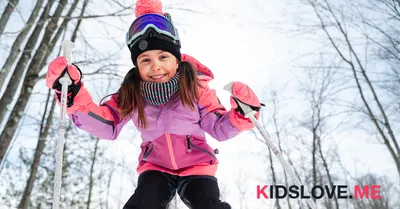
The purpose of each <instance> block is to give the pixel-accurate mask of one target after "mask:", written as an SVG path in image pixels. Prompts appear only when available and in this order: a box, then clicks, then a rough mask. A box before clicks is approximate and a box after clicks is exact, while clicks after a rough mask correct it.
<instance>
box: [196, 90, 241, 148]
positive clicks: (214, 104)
mask: <svg viewBox="0 0 400 209" xmlns="http://www.w3.org/2000/svg"><path fill="white" fill-rule="evenodd" d="M203 86H204V87H202V88H201V90H200V91H199V101H198V105H199V112H200V126H201V128H202V129H203V130H204V131H205V132H207V133H208V134H210V135H211V136H212V137H213V138H215V139H217V140H218V141H224V140H227V139H230V138H233V137H235V136H237V135H238V134H240V133H241V130H240V129H239V128H237V127H235V126H234V124H233V123H232V122H231V119H230V116H229V114H230V112H231V111H232V110H231V111H229V112H227V111H226V109H225V107H224V106H222V105H221V104H220V102H219V99H218V97H217V95H216V91H215V90H214V89H210V88H209V87H208V85H203Z"/></svg>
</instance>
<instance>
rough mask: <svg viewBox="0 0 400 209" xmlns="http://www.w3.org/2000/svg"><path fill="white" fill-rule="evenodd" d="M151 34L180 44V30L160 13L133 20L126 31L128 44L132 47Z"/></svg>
mask: <svg viewBox="0 0 400 209" xmlns="http://www.w3.org/2000/svg"><path fill="white" fill-rule="evenodd" d="M149 29H152V30H149ZM149 36H150V37H151V36H155V37H157V38H160V39H163V40H166V41H169V42H171V43H173V44H175V45H178V46H180V40H179V35H178V31H177V30H176V28H175V27H174V25H173V24H172V23H171V22H170V21H169V20H168V19H167V18H166V17H164V16H162V15H159V14H144V15H142V16H140V17H138V18H137V19H136V20H135V21H133V23H132V25H131V27H129V31H128V32H127V33H126V44H127V45H128V47H129V48H131V47H132V46H134V45H136V44H137V43H139V42H140V41H141V40H143V39H146V38H148V37H149Z"/></svg>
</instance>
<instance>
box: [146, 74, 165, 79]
mask: <svg viewBox="0 0 400 209" xmlns="http://www.w3.org/2000/svg"><path fill="white" fill-rule="evenodd" d="M166 75H167V74H162V75H153V76H150V78H152V79H154V80H159V79H162V78H164V77H165V76H166Z"/></svg>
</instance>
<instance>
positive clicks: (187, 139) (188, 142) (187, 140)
mask: <svg viewBox="0 0 400 209" xmlns="http://www.w3.org/2000/svg"><path fill="white" fill-rule="evenodd" d="M186 142H187V145H188V152H189V153H191V152H192V149H191V148H190V144H191V143H190V136H189V135H186Z"/></svg>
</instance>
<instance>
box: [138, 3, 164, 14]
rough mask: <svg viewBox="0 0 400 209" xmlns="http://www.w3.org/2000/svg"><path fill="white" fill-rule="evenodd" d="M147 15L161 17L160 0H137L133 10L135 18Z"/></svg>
mask: <svg viewBox="0 0 400 209" xmlns="http://www.w3.org/2000/svg"><path fill="white" fill-rule="evenodd" d="M148 13H154V14H160V15H163V11H162V3H161V0H137V1H136V8H135V16H136V18H137V17H139V16H141V15H144V14H148Z"/></svg>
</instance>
